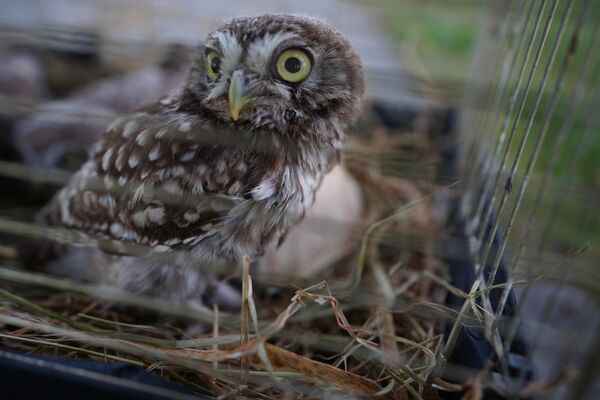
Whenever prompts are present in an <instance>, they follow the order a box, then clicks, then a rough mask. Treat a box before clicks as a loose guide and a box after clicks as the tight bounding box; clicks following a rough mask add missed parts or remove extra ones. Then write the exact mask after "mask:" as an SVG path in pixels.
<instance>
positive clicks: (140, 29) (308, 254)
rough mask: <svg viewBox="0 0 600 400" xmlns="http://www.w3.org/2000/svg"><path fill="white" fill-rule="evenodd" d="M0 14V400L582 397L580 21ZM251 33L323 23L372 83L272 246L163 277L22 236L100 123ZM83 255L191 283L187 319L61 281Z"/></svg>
mask: <svg viewBox="0 0 600 400" xmlns="http://www.w3.org/2000/svg"><path fill="white" fill-rule="evenodd" d="M0 1H1V2H0V4H1V8H2V13H1V15H0V53H1V54H2V55H1V56H0V129H1V130H2V135H0V185H1V187H2V188H3V190H2V194H1V195H0V371H2V373H1V374H0V393H1V394H2V395H3V396H4V397H6V398H11V397H16V396H17V395H20V396H23V395H25V396H27V395H32V396H36V397H38V398H46V397H47V398H54V397H58V396H63V397H67V398H71V397H75V396H77V397H79V396H88V397H92V398H106V397H108V396H110V397H111V398H157V399H166V398H198V397H200V398H205V397H206V398H214V397H216V398H229V397H262V398H321V397H325V398H333V397H339V398H366V397H376V398H397V399H454V398H468V399H478V398H485V399H488V398H489V399H494V398H506V399H517V398H544V399H546V398H553V399H562V398H568V399H594V398H597V397H598V396H600V387H599V385H598V379H597V377H598V374H599V370H598V361H597V360H598V357H597V356H598V351H599V350H598V347H599V346H600V342H599V339H598V338H599V336H598V335H597V332H598V330H599V328H600V313H599V312H598V310H599V309H598V305H597V302H598V293H599V290H598V288H597V283H596V282H598V279H597V276H596V275H597V266H598V260H599V259H600V253H599V251H598V248H597V247H598V239H599V238H600V221H599V218H600V217H599V214H598V200H597V199H598V198H599V193H598V185H599V184H600V175H599V171H600V169H599V168H598V156H599V155H600V141H599V140H598V137H599V136H598V134H597V130H598V129H599V123H600V116H599V115H598V113H597V112H596V110H597V108H598V106H599V105H600V99H599V98H598V93H599V90H600V88H599V84H600V73H599V71H600V65H599V63H600V54H599V51H600V42H599V38H598V34H599V33H598V27H599V26H600V24H599V23H598V21H600V6H599V5H598V4H596V2H595V1H593V0H527V1H517V0H502V1H495V2H485V1H476V0H453V1H439V0H429V1H427V2H419V1H416V0H401V1H388V0H368V1H367V0H364V1H358V0H326V1H316V0H315V1H312V0H310V1H304V2H292V1H274V0H260V1H254V2H243V1H230V2H223V3H210V2H197V1H190V0H176V1H174V0H169V1H167V0H153V1H139V0H127V1H116V0H101V1H72V0H44V1H41V0H40V1H28V2H19V1H12V0H0ZM265 12H281V13H301V14H307V15H312V16H317V17H319V18H322V19H323V20H325V21H327V22H328V23H330V24H332V25H333V26H335V27H336V28H338V29H339V30H340V31H341V32H342V33H343V34H344V35H346V36H347V37H348V39H349V40H350V42H351V43H352V44H353V45H354V46H355V47H356V49H357V51H358V53H359V55H360V57H361V60H362V63H363V66H364V72H365V79H366V99H365V101H364V104H363V111H362V114H361V116H360V118H359V119H358V121H357V122H356V123H355V124H354V125H353V126H352V127H349V128H348V130H347V136H348V137H347V140H346V143H345V147H344V151H343V157H342V158H343V160H342V162H341V166H338V167H335V168H334V170H333V171H332V172H331V173H330V174H328V175H327V176H326V177H325V178H324V180H323V182H322V184H321V186H320V188H319V189H318V192H317V195H316V202H315V204H314V206H313V207H312V208H311V209H310V210H309V211H308V212H307V215H306V218H305V219H304V220H303V221H302V222H301V223H300V224H299V225H298V226H297V227H296V228H294V229H292V230H291V231H290V233H289V235H288V237H287V239H286V240H285V241H283V243H282V244H281V245H280V246H279V247H277V248H275V247H273V248H269V249H267V250H266V252H265V254H264V255H262V256H261V257H256V259H252V260H250V259H245V260H244V263H243V265H230V264H229V263H225V262H220V261H219V262H214V263H206V262H202V261H201V260H192V261H189V262H188V263H186V264H185V265H178V263H179V261H177V260H180V259H181V258H177V257H179V256H181V257H183V258H184V259H187V258H189V257H188V256H187V255H186V253H185V252H183V255H181V254H180V252H178V251H173V252H167V253H162V252H160V251H159V249H158V248H157V247H156V245H152V244H148V243H142V244H141V245H140V244H139V243H138V244H135V243H134V244H132V243H130V242H127V241H116V240H113V239H111V238H109V237H106V236H102V235H93V234H90V233H89V232H83V231H79V230H75V229H68V228H65V227H61V226H49V225H47V224H44V223H42V222H41V221H40V219H39V215H40V210H41V209H42V208H43V207H44V205H45V204H47V203H48V201H49V200H50V199H51V197H52V195H53V194H54V193H55V192H56V191H57V190H58V189H59V188H60V187H61V186H63V185H64V184H66V183H67V182H69V180H70V179H71V176H72V174H73V173H74V172H75V171H76V170H77V169H78V168H79V167H80V166H81V165H82V163H83V162H84V161H85V159H86V157H87V153H88V152H89V150H90V149H91V148H92V146H93V145H94V143H95V142H96V141H97V140H98V138H99V136H100V135H101V134H102V132H103V131H104V130H105V129H106V127H107V126H108V125H109V124H110V123H111V122H112V121H113V120H115V118H117V117H119V116H120V115H123V114H127V113H130V112H133V111H135V110H136V109H139V108H140V107H142V106H144V105H146V104H147V103H151V102H154V101H157V100H158V99H160V98H161V97H163V96H166V95H168V94H170V93H175V92H176V91H177V89H178V88H179V87H180V85H181V83H182V82H183V81H184V80H185V79H186V76H187V73H188V70H189V67H190V63H191V59H192V57H193V55H194V52H195V51H197V50H196V49H197V47H196V46H197V44H198V43H199V42H200V41H201V40H202V39H203V38H204V37H205V36H206V35H207V34H208V33H209V32H211V31H212V30H213V29H215V28H216V27H217V26H218V25H219V24H220V23H221V22H222V20H223V19H224V18H231V17H235V16H241V15H257V14H261V13H265ZM133 185H134V184H133V183H128V184H123V185H121V186H120V188H119V190H120V191H122V192H120V194H122V195H125V194H126V193H128V191H131V190H135V187H133ZM118 194H119V193H118ZM176 197H177V196H176ZM179 197H180V198H176V199H174V200H173V201H176V202H180V203H178V204H184V203H185V202H189V201H195V200H194V199H193V198H191V199H190V198H188V196H183V195H181V196H179ZM57 245H60V246H62V247H63V248H67V249H70V250H69V251H70V253H69V254H71V256H69V258H68V259H67V258H63V259H58V260H55V259H53V258H51V257H50V254H51V253H52V251H51V250H52V249H53V248H54V247H56V246H57ZM98 249H100V250H98ZM102 252H109V253H118V254H121V255H123V256H133V259H134V260H135V259H136V258H135V257H138V258H141V257H147V258H148V257H149V258H150V259H152V260H155V262H160V263H165V265H168V266H169V267H170V268H172V269H173V271H175V272H173V274H174V275H176V274H178V272H176V271H181V270H187V269H191V270H194V271H195V272H196V273H197V274H198V275H194V276H198V277H200V278H195V279H197V281H193V282H191V283H190V282H187V284H189V285H192V284H195V285H197V286H198V298H197V299H194V301H190V300H189V299H184V300H182V299H180V298H178V297H177V293H173V296H169V297H168V298H164V297H157V296H155V295H154V292H152V291H151V290H150V291H148V290H147V291H145V292H144V291H136V290H132V289H131V288H128V287H123V286H120V285H119V282H113V283H114V284H110V285H108V284H106V283H103V282H99V281H98V280H95V279H94V278H93V277H90V276H85V277H83V275H85V274H81V273H77V271H82V270H86V269H91V265H92V264H93V263H97V262H98V259H99V258H98V257H97V256H96V255H97V254H100V253H102ZM67 264H68V265H69V266H70V267H68V268H66V267H65V265H67ZM188 264H189V265H188ZM134 265H135V262H133V263H132V267H133V266H134ZM173 291H174V292H176V289H175V288H174V289H173ZM41 388H44V389H43V390H42V389H41Z"/></svg>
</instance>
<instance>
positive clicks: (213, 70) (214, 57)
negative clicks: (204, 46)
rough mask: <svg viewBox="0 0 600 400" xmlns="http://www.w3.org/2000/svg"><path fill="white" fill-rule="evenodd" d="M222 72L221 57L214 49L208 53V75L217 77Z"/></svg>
mask: <svg viewBox="0 0 600 400" xmlns="http://www.w3.org/2000/svg"><path fill="white" fill-rule="evenodd" d="M220 73H221V57H219V54H218V53H217V52H216V51H214V50H209V51H208V53H207V54H206V75H207V76H208V79H211V80H212V79H216V78H217V77H218V76H219V74H220Z"/></svg>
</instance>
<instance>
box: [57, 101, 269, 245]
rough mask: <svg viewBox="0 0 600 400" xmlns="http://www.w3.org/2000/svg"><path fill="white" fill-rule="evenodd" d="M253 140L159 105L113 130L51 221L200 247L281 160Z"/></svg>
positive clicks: (131, 237) (257, 189) (124, 120)
mask: <svg viewBox="0 0 600 400" xmlns="http://www.w3.org/2000/svg"><path fill="white" fill-rule="evenodd" d="M252 146H255V147H256V144H255V143H254V144H253V143H245V142H243V140H242V141H240V135H239V133H238V134H237V136H235V132H227V131H225V130H219V129H215V128H214V126H213V125H212V124H210V123H209V122H207V121H203V120H201V118H199V117H198V116H192V115H190V114H184V113H180V112H177V111H175V110H172V109H169V108H168V105H167V104H162V105H161V104H157V105H155V106H154V108H151V109H149V110H147V111H144V112H138V113H135V114H131V115H128V116H126V117H123V118H120V119H118V120H117V121H115V122H114V123H113V124H112V125H111V126H110V127H109V128H108V130H107V131H106V132H105V133H104V135H103V136H102V137H101V140H100V141H99V142H98V143H97V144H96V146H95V148H94V150H93V153H92V156H91V158H90V159H89V160H88V161H87V162H86V164H84V166H83V167H82V168H81V169H80V170H79V171H78V172H77V173H76V175H75V176H74V177H73V179H72V180H71V182H70V183H69V184H68V185H67V186H66V187H64V188H63V189H62V190H61V191H60V192H59V193H58V194H57V195H56V196H55V198H54V199H53V201H52V202H51V204H50V205H49V207H48V208H47V210H48V211H47V218H46V220H47V222H48V223H50V224H55V225H56V224H60V225H64V226H68V227H72V228H77V229H81V230H84V231H87V232H90V233H94V234H98V235H101V236H103V237H108V238H113V239H119V240H122V241H128V242H133V243H138V244H144V245H146V244H148V245H151V246H153V247H154V248H155V249H156V250H163V251H165V250H169V249H175V248H182V247H183V248H185V247H191V246H194V245H196V244H197V243H198V242H199V241H200V240H202V239H203V238H204V237H206V236H207V235H211V234H213V233H214V232H216V229H215V228H216V227H217V226H218V225H219V224H221V223H223V221H224V219H225V218H226V216H227V215H228V213H229V212H230V211H231V210H232V209H233V208H235V207H236V206H238V205H240V204H241V203H243V202H249V201H252V200H253V198H256V197H257V196H260V195H261V194H262V192H261V190H264V185H265V180H264V179H265V173H264V167H265V166H268V168H267V169H268V170H271V171H272V170H274V169H273V168H276V165H277V163H278V162H279V161H278V157H277V156H276V154H277V152H273V151H264V152H261V151H257V149H256V148H254V149H253V148H252ZM258 166H262V167H258Z"/></svg>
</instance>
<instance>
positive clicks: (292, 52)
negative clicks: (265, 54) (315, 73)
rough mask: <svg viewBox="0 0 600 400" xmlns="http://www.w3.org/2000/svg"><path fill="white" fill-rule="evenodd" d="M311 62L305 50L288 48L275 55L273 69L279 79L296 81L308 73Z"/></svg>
mask: <svg viewBox="0 0 600 400" xmlns="http://www.w3.org/2000/svg"><path fill="white" fill-rule="evenodd" d="M311 68H312V63H311V61H310V56H309V55H308V53H307V52H305V51H303V50H300V49H288V50H285V51H284V52H282V53H281V54H280V55H279V57H277V64H276V65H275V69H276V70H277V74H278V75H279V77H280V78H281V79H283V80H284V81H287V82H291V83H297V82H300V81H301V80H303V79H305V78H306V77H307V76H308V74H310V71H311Z"/></svg>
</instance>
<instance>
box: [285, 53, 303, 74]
mask: <svg viewBox="0 0 600 400" xmlns="http://www.w3.org/2000/svg"><path fill="white" fill-rule="evenodd" d="M284 66H285V69H286V71H287V72H289V73H291V74H295V73H296V72H298V71H300V68H302V62H301V61H300V60H298V59H297V58H296V57H290V58H288V59H287V60H285V64H284Z"/></svg>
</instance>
